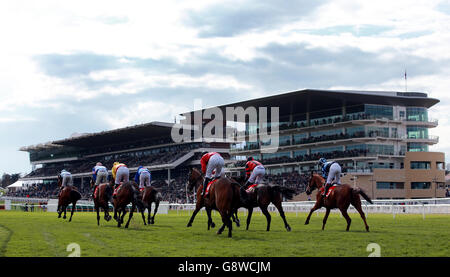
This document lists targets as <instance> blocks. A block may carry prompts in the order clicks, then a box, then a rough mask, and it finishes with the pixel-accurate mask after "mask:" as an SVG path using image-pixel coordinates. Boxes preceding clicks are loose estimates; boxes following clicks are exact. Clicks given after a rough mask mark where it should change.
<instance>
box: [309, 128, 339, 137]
mask: <svg viewBox="0 0 450 277" xmlns="http://www.w3.org/2000/svg"><path fill="white" fill-rule="evenodd" d="M341 133H343V132H342V129H332V130H325V131H318V132H311V134H310V135H309V136H310V137H321V136H332V135H339V134H341Z"/></svg>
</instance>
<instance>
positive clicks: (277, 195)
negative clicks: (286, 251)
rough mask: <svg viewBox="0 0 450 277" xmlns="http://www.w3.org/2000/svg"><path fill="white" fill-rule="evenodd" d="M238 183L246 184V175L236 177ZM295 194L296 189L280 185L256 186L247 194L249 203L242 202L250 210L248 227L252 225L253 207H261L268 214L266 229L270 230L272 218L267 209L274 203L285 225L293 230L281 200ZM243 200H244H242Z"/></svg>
mask: <svg viewBox="0 0 450 277" xmlns="http://www.w3.org/2000/svg"><path fill="white" fill-rule="evenodd" d="M235 180H236V181H237V182H238V183H240V184H244V182H245V177H244V176H242V177H239V178H236V179H235ZM294 194H295V190H293V189H290V188H286V187H282V186H278V185H274V186H272V185H264V184H260V185H258V186H257V187H256V188H254V190H253V191H251V192H250V193H248V194H247V196H248V199H249V201H247V203H248V204H246V205H244V204H241V206H242V207H244V208H246V209H247V210H248V216H247V228H246V230H248V227H249V225H250V221H251V218H252V213H253V208H256V207H259V208H260V209H261V211H262V213H263V214H264V215H265V216H266V220H267V228H266V231H270V222H271V220H272V218H271V216H270V213H269V211H268V210H267V207H268V206H269V205H270V203H272V204H273V205H274V206H275V207H276V208H277V210H278V212H279V214H280V216H281V218H282V219H283V222H284V227H285V228H286V230H287V231H288V232H290V231H291V226H289V224H288V223H287V220H286V216H285V215H284V211H283V206H282V205H281V202H282V201H283V196H284V197H285V198H286V199H292V197H293V196H294ZM241 202H242V201H241Z"/></svg>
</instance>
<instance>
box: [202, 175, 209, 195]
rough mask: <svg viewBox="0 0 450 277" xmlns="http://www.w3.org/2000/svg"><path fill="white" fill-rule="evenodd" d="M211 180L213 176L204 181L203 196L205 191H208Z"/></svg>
mask: <svg viewBox="0 0 450 277" xmlns="http://www.w3.org/2000/svg"><path fill="white" fill-rule="evenodd" d="M209 182H211V178H206V177H205V180H204V181H203V190H202V197H204V196H205V192H206V187H207V186H208V183H209Z"/></svg>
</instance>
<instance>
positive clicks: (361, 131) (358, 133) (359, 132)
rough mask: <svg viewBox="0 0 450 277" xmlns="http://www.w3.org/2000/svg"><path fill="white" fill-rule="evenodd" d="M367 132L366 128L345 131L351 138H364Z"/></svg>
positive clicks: (353, 128)
mask: <svg viewBox="0 0 450 277" xmlns="http://www.w3.org/2000/svg"><path fill="white" fill-rule="evenodd" d="M365 131H366V130H365V128H364V126H358V127H351V128H346V129H345V133H346V134H347V135H349V136H350V137H355V136H363V135H364V133H365Z"/></svg>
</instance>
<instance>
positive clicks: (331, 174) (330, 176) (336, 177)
mask: <svg viewBox="0 0 450 277" xmlns="http://www.w3.org/2000/svg"><path fill="white" fill-rule="evenodd" d="M318 164H319V167H320V168H321V169H322V177H324V178H325V179H326V180H327V182H326V184H325V188H324V190H323V194H322V196H326V195H327V192H328V189H329V188H330V187H331V184H332V183H333V181H335V183H336V184H338V185H340V184H341V166H340V165H339V163H337V162H333V161H327V160H326V159H325V158H320V160H319V163H318Z"/></svg>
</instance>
